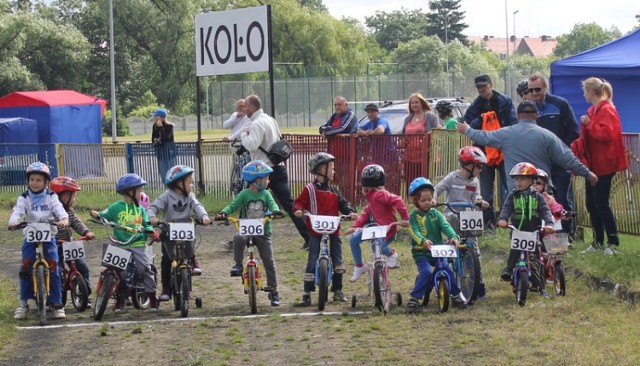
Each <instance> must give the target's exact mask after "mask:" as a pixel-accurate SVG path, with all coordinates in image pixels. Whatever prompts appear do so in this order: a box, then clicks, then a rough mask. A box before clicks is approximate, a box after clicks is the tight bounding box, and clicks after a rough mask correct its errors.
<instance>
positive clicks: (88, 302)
mask: <svg viewBox="0 0 640 366" xmlns="http://www.w3.org/2000/svg"><path fill="white" fill-rule="evenodd" d="M87 309H93V303H92V302H91V299H87Z"/></svg>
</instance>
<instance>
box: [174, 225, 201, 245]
mask: <svg viewBox="0 0 640 366" xmlns="http://www.w3.org/2000/svg"><path fill="white" fill-rule="evenodd" d="M195 239H196V227H195V225H194V224H193V223H188V222H184V223H177V222H172V223H170V224H169V240H172V241H194V240H195Z"/></svg>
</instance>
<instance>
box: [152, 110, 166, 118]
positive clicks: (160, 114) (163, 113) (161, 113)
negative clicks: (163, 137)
mask: <svg viewBox="0 0 640 366" xmlns="http://www.w3.org/2000/svg"><path fill="white" fill-rule="evenodd" d="M153 117H162V118H167V110H166V109H164V108H158V109H156V111H155V112H153Z"/></svg>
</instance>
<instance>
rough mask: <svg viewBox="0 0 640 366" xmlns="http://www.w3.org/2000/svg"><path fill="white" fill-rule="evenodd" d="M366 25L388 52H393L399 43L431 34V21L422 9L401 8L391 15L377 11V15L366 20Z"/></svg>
mask: <svg viewBox="0 0 640 366" xmlns="http://www.w3.org/2000/svg"><path fill="white" fill-rule="evenodd" d="M365 24H366V25H367V27H369V28H371V29H372V30H373V36H374V38H375V39H376V41H378V44H379V45H380V47H382V48H383V49H385V50H387V51H392V50H393V49H395V48H396V47H398V44H399V43H402V42H409V41H411V40H414V39H418V38H420V37H422V36H424V35H427V34H429V33H428V25H429V20H428V18H427V14H425V13H423V12H422V9H415V10H407V9H405V8H401V10H394V11H392V12H390V13H387V12H384V11H376V15H374V16H371V17H366V18H365Z"/></svg>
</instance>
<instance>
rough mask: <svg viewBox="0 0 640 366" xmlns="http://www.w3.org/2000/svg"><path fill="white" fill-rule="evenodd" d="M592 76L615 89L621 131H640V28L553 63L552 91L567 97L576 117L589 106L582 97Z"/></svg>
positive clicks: (615, 102)
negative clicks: (639, 96)
mask: <svg viewBox="0 0 640 366" xmlns="http://www.w3.org/2000/svg"><path fill="white" fill-rule="evenodd" d="M591 76H595V77H599V78H603V79H605V80H607V81H608V82H609V83H611V85H612V86H613V103H614V104H615V106H616V108H617V110H618V113H619V114H620V120H621V122H622V131H623V132H640V103H638V87H639V86H640V29H637V30H636V31H634V32H631V33H629V34H627V35H625V36H623V37H621V38H618V39H616V40H614V41H611V42H609V43H606V44H604V45H602V46H599V47H596V48H593V49H590V50H588V51H585V52H582V53H579V54H577V55H575V56H571V57H568V58H565V59H563V60H559V61H555V62H553V63H552V64H551V77H550V78H549V82H550V86H551V92H552V94H555V95H559V96H562V97H564V98H566V99H567V101H569V104H571V107H572V108H573V111H574V113H575V114H576V117H579V116H580V115H583V114H585V113H586V111H587V109H588V108H589V106H590V105H588V104H587V102H585V100H584V97H583V96H582V85H581V81H582V80H584V79H587V78H589V77H591Z"/></svg>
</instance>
